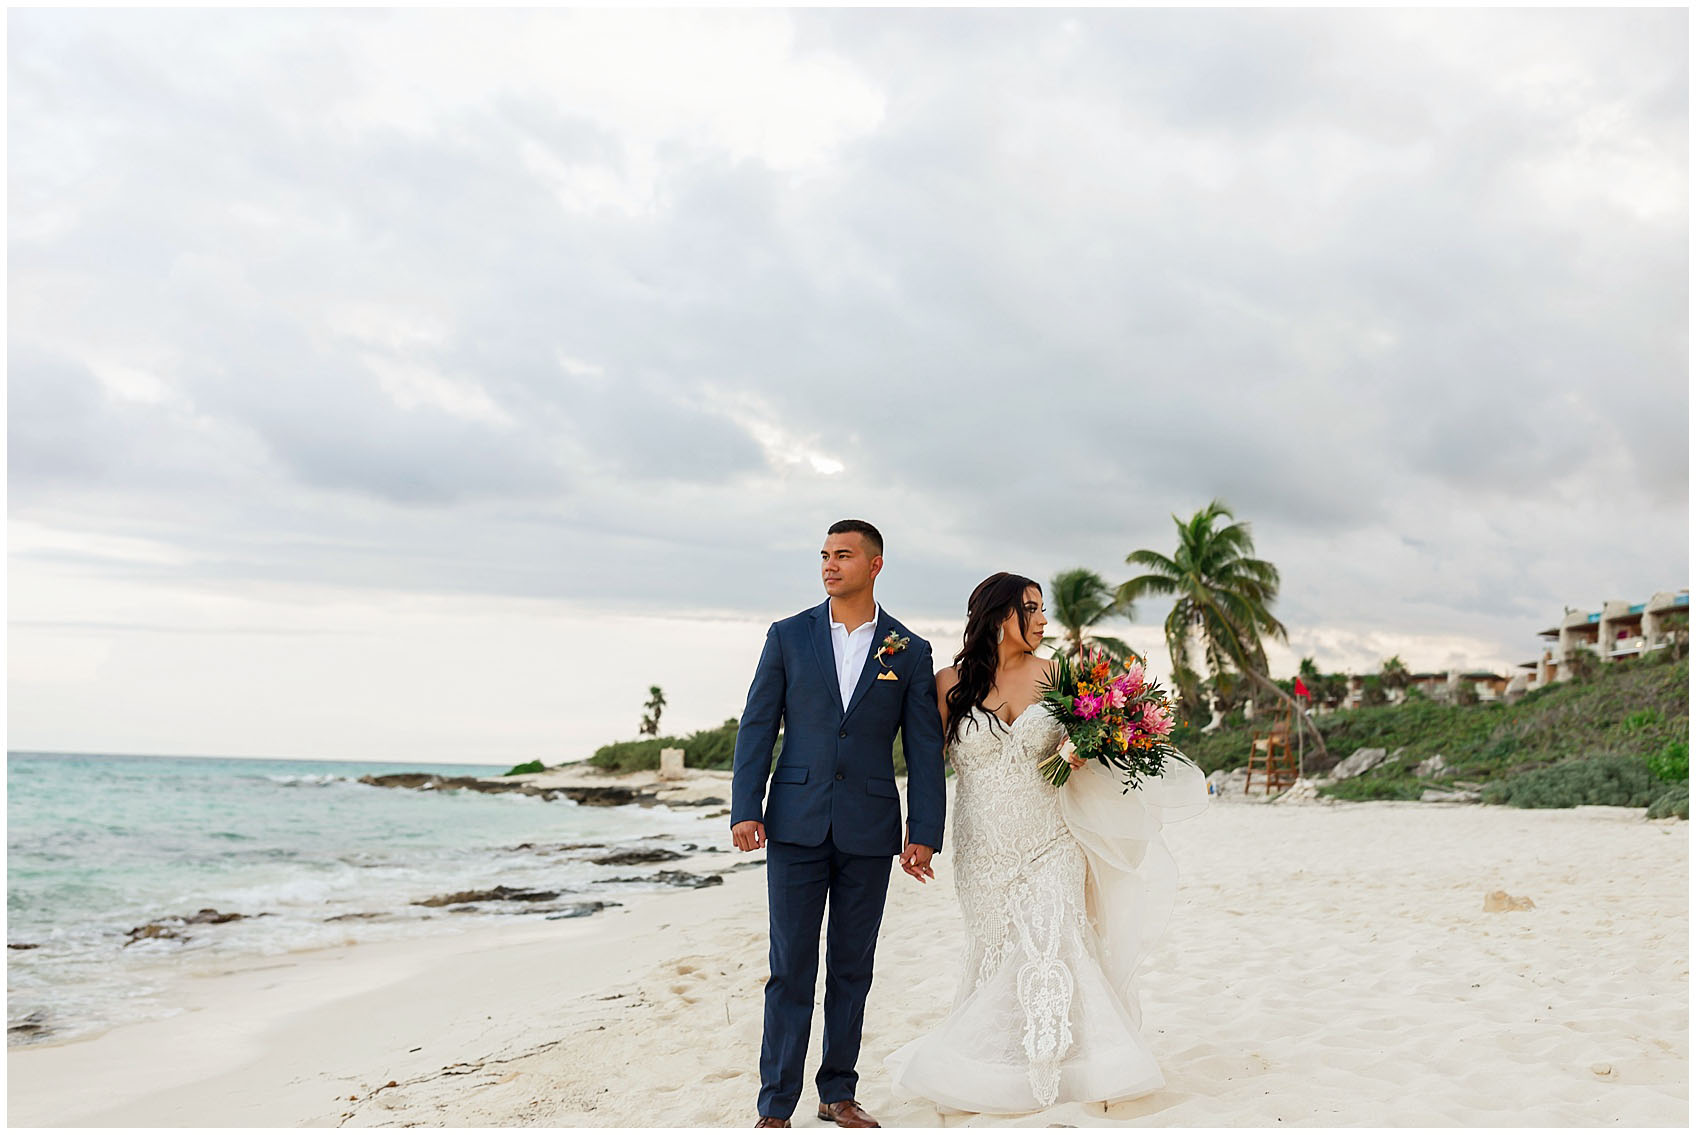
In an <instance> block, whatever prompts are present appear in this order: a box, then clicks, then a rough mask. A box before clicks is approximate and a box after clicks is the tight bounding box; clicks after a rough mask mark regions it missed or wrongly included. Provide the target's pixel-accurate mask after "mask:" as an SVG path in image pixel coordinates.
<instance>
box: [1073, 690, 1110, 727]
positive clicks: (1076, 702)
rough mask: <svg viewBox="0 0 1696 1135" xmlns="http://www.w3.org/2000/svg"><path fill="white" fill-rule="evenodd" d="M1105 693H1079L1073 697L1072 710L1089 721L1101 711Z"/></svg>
mask: <svg viewBox="0 0 1696 1135" xmlns="http://www.w3.org/2000/svg"><path fill="white" fill-rule="evenodd" d="M1104 696H1105V695H1103V694H1079V695H1078V696H1077V697H1075V698H1073V699H1072V712H1073V713H1075V714H1077V715H1078V716H1079V717H1081V718H1083V719H1084V720H1085V721H1088V720H1089V719H1090V718H1092V717H1096V716H1098V715H1099V714H1100V713H1101V702H1102V699H1103V697H1104Z"/></svg>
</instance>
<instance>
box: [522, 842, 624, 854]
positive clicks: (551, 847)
mask: <svg viewBox="0 0 1696 1135" xmlns="http://www.w3.org/2000/svg"><path fill="white" fill-rule="evenodd" d="M605 846H606V844H604V843H521V844H519V845H518V846H516V847H509V848H507V850H508V851H541V852H547V853H549V854H552V853H554V852H560V851H589V850H599V849H601V848H603V847H605Z"/></svg>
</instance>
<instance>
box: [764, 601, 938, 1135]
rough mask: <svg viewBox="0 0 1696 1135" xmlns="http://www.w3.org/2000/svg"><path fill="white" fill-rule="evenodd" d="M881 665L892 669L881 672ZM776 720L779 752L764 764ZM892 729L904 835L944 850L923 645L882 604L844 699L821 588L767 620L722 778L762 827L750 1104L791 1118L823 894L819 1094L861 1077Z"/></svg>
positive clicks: (932, 687)
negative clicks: (760, 980) (898, 641)
mask: <svg viewBox="0 0 1696 1135" xmlns="http://www.w3.org/2000/svg"><path fill="white" fill-rule="evenodd" d="M891 631H893V632H895V633H896V634H898V635H900V636H902V637H904V638H910V639H911V640H912V641H911V642H910V643H908V645H907V648H906V649H905V650H903V651H901V652H900V653H898V654H895V655H885V656H884V658H883V659H882V660H879V659H878V658H877V657H876V654H877V650H878V648H879V647H880V646H882V645H883V641H884V639H885V638H886V637H887V636H888V635H889V633H890V632H891ZM886 672H887V673H892V674H894V677H893V678H887V679H884V678H879V675H880V674H882V673H886ZM779 728H781V729H782V730H783V752H782V753H781V754H780V755H779V756H778V759H777V764H776V767H775V768H773V767H772V765H771V751H772V747H773V745H775V744H776V742H777V734H778V730H779ZM898 729H899V730H900V731H901V743H902V748H903V750H904V752H905V755H906V759H907V808H908V816H907V833H906V842H911V843H918V844H923V845H925V846H926V847H931V848H935V849H938V850H940V849H941V847H942V828H943V809H944V789H943V772H942V721H941V719H940V717H939V716H938V714H937V711H936V676H935V674H934V673H933V671H932V669H931V651H930V644H929V643H928V642H926V641H925V640H924V639H922V638H919V637H918V636H917V635H914V634H912V633H911V632H910V631H908V630H907V629H906V628H905V627H903V626H902V625H901V624H900V623H899V622H897V621H896V620H895V619H894V618H892V617H891V616H890V615H889V613H888V612H883V613H882V614H880V615H879V617H878V620H877V627H876V629H875V630H874V632H873V635H872V646H871V650H870V651H869V652H868V654H867V656H866V664H865V669H864V670H862V671H861V673H860V676H859V682H858V684H857V685H856V686H855V687H854V693H853V696H852V697H851V698H850V699H849V701H848V708H847V710H846V711H844V710H843V708H842V694H841V687H840V685H839V684H838V682H837V676H836V654H835V651H834V649H833V647H832V645H831V640H830V601H829V600H828V599H827V600H826V601H825V602H823V603H821V604H820V605H819V606H817V607H814V608H812V609H811V610H808V611H802V612H801V613H800V614H798V615H793V616H791V617H789V618H787V619H782V620H779V621H778V622H776V623H773V624H772V626H771V629H770V630H769V631H767V632H766V644H765V649H764V651H762V652H761V654H760V663H759V667H758V668H757V669H756V670H755V672H754V681H753V684H752V685H751V686H750V687H749V689H748V704H747V706H746V708H744V709H743V711H742V718H741V722H740V726H739V729H738V731H737V734H736V763H735V771H734V773H733V775H732V780H731V790H730V792H731V800H730V823H731V826H732V827H734V826H735V825H737V824H739V823H741V822H743V821H744V820H759V821H761V822H762V823H764V824H765V829H766V840H767V843H766V890H767V895H768V897H769V900H770V905H771V977H770V978H769V979H768V980H767V982H766V1004H765V1037H764V1040H763V1042H762V1044H761V1047H760V1100H759V1108H760V1114H761V1115H770V1116H777V1117H780V1118H788V1117H789V1115H790V1114H791V1113H792V1112H793V1111H794V1110H795V1104H796V1102H797V1101H798V1100H799V1099H800V1095H801V1080H802V1073H803V1071H804V1068H803V1065H804V1063H805V1061H806V1056H807V1034H808V1031H809V1029H810V1028H811V1027H812V1018H813V987H814V983H815V982H816V981H817V978H818V965H819V925H820V923H821V921H822V920H823V916H824V908H825V900H826V899H827V898H828V899H829V901H830V925H829V928H828V929H827V931H826V938H827V950H828V952H827V954H826V956H825V997H824V1055H823V1059H822V1062H821V1064H820V1067H819V1073H818V1078H817V1084H818V1089H819V1099H820V1101H821V1102H823V1103H835V1102H837V1101H839V1100H846V1099H852V1098H853V1097H854V1089H855V1087H856V1085H857V1084H858V1083H859V1077H858V1074H857V1073H856V1072H855V1071H854V1065H855V1063H856V1061H857V1060H858V1059H859V1054H860V1024H861V1020H862V1019H863V1017H864V1015H865V1006H866V994H867V993H868V992H869V991H870V989H871V984H872V953H873V950H874V948H875V947H876V945H877V931H878V927H879V925H881V923H882V921H883V903H884V898H885V896H886V895H887V893H888V890H889V876H890V872H891V870H892V864H891V863H890V856H893V855H899V854H900V853H901V850H902V847H903V844H904V841H903V839H902V830H901V826H902V825H901V800H900V796H899V794H898V793H897V792H896V790H895V766H894V744H895V733H896V730H898ZM768 770H769V771H770V781H771V785H770V793H769V796H768V794H767V784H766V781H767V772H768ZM762 800H763V801H764V806H763V807H762Z"/></svg>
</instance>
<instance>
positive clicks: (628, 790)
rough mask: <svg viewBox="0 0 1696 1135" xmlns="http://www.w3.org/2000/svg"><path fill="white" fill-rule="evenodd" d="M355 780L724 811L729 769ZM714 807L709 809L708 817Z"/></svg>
mask: <svg viewBox="0 0 1696 1135" xmlns="http://www.w3.org/2000/svg"><path fill="white" fill-rule="evenodd" d="M359 783H361V784H369V785H372V786H373V787H376V788H409V789H414V790H417V791H423V792H516V793H519V794H521V795H524V796H539V797H541V798H542V799H544V800H559V799H562V798H563V799H567V800H570V801H572V802H573V803H576V804H581V805H586V806H589V807H599V808H615V807H620V806H622V805H626V804H637V805H640V806H641V807H644V808H651V807H653V806H654V805H656V804H663V805H665V806H666V807H668V808H723V809H725V810H724V812H723V813H722V814H723V815H726V816H728V815H729V814H730V812H729V808H728V801H729V797H730V772H729V771H728V770H723V769H685V770H684V773H683V775H682V776H681V777H677V778H675V779H662V778H661V777H660V775H659V773H658V772H649V771H644V772H608V771H606V770H604V769H598V768H595V767H593V766H591V765H588V764H569V765H561V766H558V767H556V768H550V769H544V770H543V771H541V772H529V773H519V774H518V775H516V776H486V777H479V776H438V775H437V774H435V773H427V772H397V773H386V774H383V775H380V776H362V777H360V778H359ZM718 814H719V813H711V814H709V815H708V817H707V818H709V819H711V818H714V817H715V816H717V815H718Z"/></svg>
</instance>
